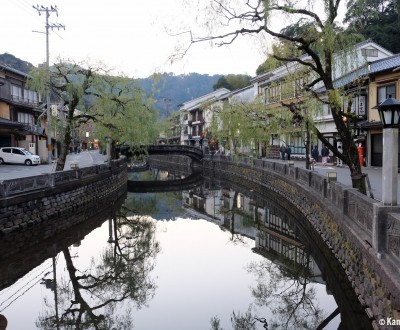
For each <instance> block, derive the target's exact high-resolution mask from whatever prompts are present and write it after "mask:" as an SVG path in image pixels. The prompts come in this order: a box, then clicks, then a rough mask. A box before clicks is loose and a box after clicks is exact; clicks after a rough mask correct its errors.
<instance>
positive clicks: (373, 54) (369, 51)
mask: <svg viewBox="0 0 400 330" xmlns="http://www.w3.org/2000/svg"><path fill="white" fill-rule="evenodd" d="M361 54H362V55H363V56H367V57H378V50H377V49H375V48H370V49H368V48H364V49H361Z"/></svg>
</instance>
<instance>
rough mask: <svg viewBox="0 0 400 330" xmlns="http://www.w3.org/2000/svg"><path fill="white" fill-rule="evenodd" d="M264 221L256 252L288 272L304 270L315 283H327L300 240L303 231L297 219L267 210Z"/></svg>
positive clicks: (257, 240)
mask: <svg viewBox="0 0 400 330" xmlns="http://www.w3.org/2000/svg"><path fill="white" fill-rule="evenodd" d="M263 220H264V221H261V222H260V226H259V228H260V230H259V234H258V237H257V239H256V247H255V248H254V251H255V252H257V253H259V254H261V255H263V256H264V257H266V258H268V259H270V260H271V261H273V262H274V263H276V264H279V265H280V266H282V267H284V268H285V269H287V270H288V271H296V270H297V271H298V270H300V269H301V268H303V269H304V270H306V271H307V272H310V273H309V274H310V275H311V276H312V279H313V281H314V282H319V283H325V281H324V280H323V279H322V277H321V271H320V269H319V268H318V266H317V264H316V262H315V261H314V260H313V258H312V257H311V255H310V251H308V249H307V247H306V246H305V245H304V244H303V242H302V241H301V240H300V235H301V231H300V228H299V227H298V226H297V224H296V219H294V218H289V217H280V216H278V215H277V214H275V213H274V212H273V211H272V210H270V209H265V216H264V218H263Z"/></svg>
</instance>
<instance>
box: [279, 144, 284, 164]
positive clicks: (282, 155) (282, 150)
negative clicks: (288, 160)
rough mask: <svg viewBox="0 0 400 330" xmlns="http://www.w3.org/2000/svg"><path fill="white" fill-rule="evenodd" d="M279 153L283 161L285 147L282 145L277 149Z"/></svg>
mask: <svg viewBox="0 0 400 330" xmlns="http://www.w3.org/2000/svg"><path fill="white" fill-rule="evenodd" d="M279 153H280V155H281V160H285V153H286V148H285V146H284V145H283V144H282V145H281V147H280V148H279Z"/></svg>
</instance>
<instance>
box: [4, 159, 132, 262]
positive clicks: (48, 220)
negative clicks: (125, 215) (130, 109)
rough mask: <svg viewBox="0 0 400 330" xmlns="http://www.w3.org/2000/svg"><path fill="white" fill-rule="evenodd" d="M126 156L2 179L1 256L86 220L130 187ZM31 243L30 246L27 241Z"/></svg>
mask: <svg viewBox="0 0 400 330" xmlns="http://www.w3.org/2000/svg"><path fill="white" fill-rule="evenodd" d="M127 178H128V176H127V164H126V160H125V159H124V158H122V159H119V160H115V161H112V163H111V166H108V165H106V164H102V165H94V166H91V167H86V168H82V169H76V170H69V171H63V172H56V173H52V174H45V175H42V176H36V177H28V178H22V179H16V180H4V181H2V182H1V183H0V184H1V186H0V192H1V194H2V196H3V197H1V198H0V250H1V251H2V253H1V256H0V261H1V260H3V259H4V258H7V257H9V256H10V255H12V254H14V253H18V252H19V251H22V250H23V249H26V248H27V247H29V245H31V246H34V245H35V244H37V243H38V242H40V241H42V240H44V239H47V238H49V237H52V236H54V235H55V234H58V233H60V232H62V231H64V230H65V229H67V228H69V227H72V226H74V225H76V224H78V223H81V222H83V221H85V220H86V219H87V218H88V217H89V216H91V215H93V212H95V211H96V210H98V209H99V206H100V205H110V204H112V203H114V202H115V201H117V200H118V199H119V198H120V196H122V195H123V194H125V193H126V186H127ZM27 245H28V246H27Z"/></svg>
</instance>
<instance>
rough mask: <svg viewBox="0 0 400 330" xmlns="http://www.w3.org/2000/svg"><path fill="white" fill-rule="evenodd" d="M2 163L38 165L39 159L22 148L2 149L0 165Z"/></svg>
mask: <svg viewBox="0 0 400 330" xmlns="http://www.w3.org/2000/svg"><path fill="white" fill-rule="evenodd" d="M4 163H15V164H25V165H28V166H29V165H39V164H40V157H39V156H38V155H34V154H33V153H31V152H29V151H28V150H26V149H24V148H16V147H4V148H0V165H1V164H4Z"/></svg>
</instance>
